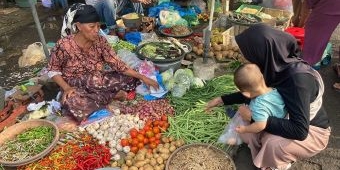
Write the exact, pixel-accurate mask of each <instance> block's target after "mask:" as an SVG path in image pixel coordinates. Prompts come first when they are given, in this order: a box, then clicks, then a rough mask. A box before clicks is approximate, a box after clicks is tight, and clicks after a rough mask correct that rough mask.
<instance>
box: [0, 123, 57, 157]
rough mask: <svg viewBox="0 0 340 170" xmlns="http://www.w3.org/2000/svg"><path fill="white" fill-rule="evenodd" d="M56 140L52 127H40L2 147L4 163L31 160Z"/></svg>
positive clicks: (0, 155)
mask: <svg viewBox="0 0 340 170" xmlns="http://www.w3.org/2000/svg"><path fill="white" fill-rule="evenodd" d="M53 138H54V129H53V128H52V127H46V126H38V127H35V128H32V129H29V130H27V131H25V132H23V133H21V134H19V135H17V136H16V138H15V139H13V140H10V141H7V142H5V143H4V144H3V145H1V146H0V151H1V152H0V158H1V159H2V160H3V161H19V160H24V159H28V158H31V157H33V156H35V155H37V154H39V153H41V152H42V151H43V150H45V149H46V148H47V147H48V146H49V145H50V144H51V142H52V140H53Z"/></svg>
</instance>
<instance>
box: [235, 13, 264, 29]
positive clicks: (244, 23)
mask: <svg viewBox="0 0 340 170" xmlns="http://www.w3.org/2000/svg"><path fill="white" fill-rule="evenodd" d="M237 16H242V17H243V16H244V17H246V18H248V19H250V18H252V19H253V20H254V21H256V22H254V23H250V22H248V23H247V22H241V21H240V20H236V19H234V18H236V17H237ZM228 21H230V22H231V23H233V24H234V25H241V26H251V25H254V24H258V23H260V22H262V19H261V18H260V17H258V16H256V15H253V14H244V13H238V12H236V11H235V12H233V13H230V14H229V15H228Z"/></svg>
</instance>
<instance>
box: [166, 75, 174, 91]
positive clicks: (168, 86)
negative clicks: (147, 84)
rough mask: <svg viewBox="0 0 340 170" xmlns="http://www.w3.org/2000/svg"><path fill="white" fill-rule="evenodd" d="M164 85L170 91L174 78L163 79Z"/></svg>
mask: <svg viewBox="0 0 340 170" xmlns="http://www.w3.org/2000/svg"><path fill="white" fill-rule="evenodd" d="M164 86H165V88H166V89H167V90H169V91H171V90H172V88H173V87H174V86H175V79H174V78H170V79H169V80H168V81H165V82H164Z"/></svg>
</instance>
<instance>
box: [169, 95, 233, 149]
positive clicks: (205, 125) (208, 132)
mask: <svg viewBox="0 0 340 170" xmlns="http://www.w3.org/2000/svg"><path fill="white" fill-rule="evenodd" d="M205 104H206V103H205V102H203V101H200V102H197V103H196V104H195V108H191V109H188V110H187V111H185V112H183V113H182V114H179V115H176V116H175V117H169V118H168V121H169V123H170V127H169V129H168V131H167V132H166V133H165V134H166V135H167V136H174V137H175V138H177V139H184V140H185V141H186V142H187V143H211V144H215V143H216V142H217V139H218V137H219V135H220V134H222V132H223V130H224V127H225V124H226V123H227V122H228V120H229V119H228V118H227V116H226V115H225V111H224V108H223V107H218V108H215V109H214V111H213V112H212V113H211V114H207V113H206V112H205V111H204V106H205Z"/></svg>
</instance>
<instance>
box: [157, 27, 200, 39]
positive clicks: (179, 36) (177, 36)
mask: <svg viewBox="0 0 340 170" xmlns="http://www.w3.org/2000/svg"><path fill="white" fill-rule="evenodd" d="M158 29H159V32H160V33H161V34H163V35H165V36H168V37H174V38H183V37H187V36H189V35H191V34H192V33H193V32H194V31H193V30H192V29H191V28H189V27H188V29H189V31H190V32H189V33H188V34H184V35H174V34H169V33H166V32H164V30H165V29H168V28H164V27H159V28H158Z"/></svg>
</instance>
